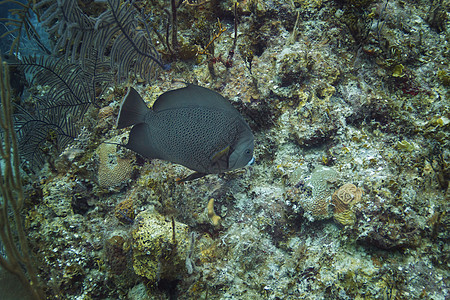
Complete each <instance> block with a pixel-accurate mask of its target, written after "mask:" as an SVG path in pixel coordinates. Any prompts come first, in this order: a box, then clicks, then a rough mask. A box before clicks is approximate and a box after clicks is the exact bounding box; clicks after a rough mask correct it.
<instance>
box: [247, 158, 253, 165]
mask: <svg viewBox="0 0 450 300" xmlns="http://www.w3.org/2000/svg"><path fill="white" fill-rule="evenodd" d="M254 163H255V157H254V156H252V159H250V161H249V162H248V163H247V166H251V165H253V164H254Z"/></svg>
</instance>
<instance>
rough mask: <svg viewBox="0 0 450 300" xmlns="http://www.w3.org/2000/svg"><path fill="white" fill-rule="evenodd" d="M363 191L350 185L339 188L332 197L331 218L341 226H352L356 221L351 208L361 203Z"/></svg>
mask: <svg viewBox="0 0 450 300" xmlns="http://www.w3.org/2000/svg"><path fill="white" fill-rule="evenodd" d="M362 194H363V191H362V189H360V188H357V187H356V186H355V185H354V184H352V183H347V184H344V185H343V186H341V187H340V188H339V189H338V190H337V191H336V192H334V194H333V196H332V200H331V202H332V204H333V206H334V209H333V212H334V214H333V218H334V219H335V221H336V222H338V223H340V224H341V225H344V226H346V225H353V224H354V223H355V221H356V218H355V214H354V213H353V211H352V210H351V207H352V206H353V205H354V204H356V203H358V202H359V201H361V197H362Z"/></svg>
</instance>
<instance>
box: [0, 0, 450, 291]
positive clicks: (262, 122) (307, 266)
mask: <svg viewBox="0 0 450 300" xmlns="http://www.w3.org/2000/svg"><path fill="white" fill-rule="evenodd" d="M38 2H39V1H38ZM47 2H48V1H47ZM65 2H66V1H65ZM113 2H114V3H116V2H117V1H113ZM235 2H236V1H231V0H226V1H171V2H170V3H169V2H168V1H162V0H156V1H122V2H121V3H122V4H123V6H124V9H133V11H136V12H139V13H140V14H142V15H141V17H143V16H144V15H145V18H143V19H142V20H145V22H143V23H142V24H141V23H139V26H138V27H136V28H139V29H142V32H139V34H141V33H142V34H145V35H146V36H147V35H148V37H151V38H152V39H151V41H152V42H153V44H154V45H155V47H156V49H157V50H158V52H159V53H161V56H162V58H163V59H164V60H165V61H164V63H167V64H170V69H169V68H167V69H164V70H161V72H160V73H159V74H157V76H156V77H155V78H154V79H152V80H151V81H149V80H148V78H146V76H139V72H137V73H136V72H133V70H135V68H136V67H138V66H137V65H133V66H134V67H133V68H132V69H131V70H129V71H130V72H128V73H129V74H128V73H127V74H128V78H127V81H128V82H127V84H123V83H121V82H122V80H118V81H117V83H115V84H114V86H112V85H109V86H106V87H104V86H101V85H98V86H97V85H96V86H95V93H93V94H92V95H93V96H92V99H94V98H95V103H92V104H95V105H91V106H90V108H89V109H88V111H87V112H86V115H85V117H84V118H83V119H82V120H80V122H79V124H78V123H77V124H76V125H77V128H78V126H79V127H80V130H79V131H77V132H79V133H80V134H79V135H78V136H77V138H76V139H75V140H74V141H73V142H72V143H71V144H70V146H69V147H65V144H61V148H64V147H65V149H58V150H61V152H58V153H62V155H60V157H58V159H57V160H56V161H55V162H54V163H51V159H50V158H51V157H52V153H53V152H52V151H51V150H52V149H47V148H45V147H43V148H42V149H41V150H42V153H43V154H44V155H45V158H46V161H47V160H49V161H50V162H48V163H46V165H45V167H43V168H42V170H40V172H39V173H38V174H36V175H37V176H35V177H24V178H23V184H24V189H25V191H26V193H25V195H27V196H26V197H25V200H24V203H23V208H24V209H23V210H22V216H21V217H23V219H24V226H25V228H26V232H27V233H28V236H27V238H28V240H29V243H30V247H31V250H32V251H33V252H34V254H35V256H36V257H37V258H38V262H39V265H38V268H37V269H38V271H39V277H40V278H42V281H43V282H46V285H45V294H46V296H47V298H49V299H56V298H58V297H61V295H64V298H65V299H69V300H74V299H136V300H137V299H139V300H142V299H148V298H152V299H153V298H154V299H197V298H198V299H305V298H307V299H313V300H314V299H362V298H364V299H408V298H410V299H432V300H443V299H447V298H448V296H447V295H448V294H449V290H450V281H449V275H448V274H449V261H450V243H449V242H448V241H449V232H450V231H449V226H450V201H449V195H450V188H449V182H450V168H449V165H450V150H449V149H450V147H449V141H450V134H449V132H450V121H449V120H450V109H449V108H450V105H449V99H450V97H449V95H450V91H449V82H450V80H449V75H448V74H449V68H448V45H447V44H448V43H447V40H448V31H449V26H448V11H447V6H448V3H445V2H442V1H433V2H432V3H422V2H420V1H419V2H417V1H410V0H406V1H399V0H389V1H382V2H377V1H372V0H355V1H353V0H352V1H347V0H339V1H328V2H326V1H315V0H311V1H299V0H293V1H287V0H273V1H253V0H252V1H238V3H239V5H237V7H236V10H235V4H234V3H235ZM67 3H69V2H68V1H67ZM78 3H79V4H78V5H79V6H80V7H81V6H82V3H83V4H84V6H83V7H81V8H82V10H83V11H84V12H88V11H90V13H91V14H92V15H93V17H95V18H97V17H98V16H99V15H100V14H101V13H103V12H104V11H105V9H106V8H105V5H104V3H100V4H99V6H96V8H95V9H94V8H90V7H91V4H92V3H90V2H89V1H79V2H78ZM88 3H89V5H88ZM178 3H180V5H179V6H178V7H177V6H176V5H175V6H174V5H173V4H178ZM419 4H420V5H419ZM52 9H56V6H53V4H52ZM109 11H111V10H110V9H109ZM127 15H128V14H127ZM97 19H98V20H102V19H103V17H102V18H97ZM174 19H176V20H177V24H176V26H175V27H174V26H173V25H174V24H173V22H174ZM218 19H219V20H218ZM97 26H101V24H100V23H99V24H97ZM141 26H142V27H141ZM146 26H147V27H146ZM145 29H151V30H148V31H147V30H145ZM235 33H236V35H235ZM136 34H138V33H136ZM174 34H175V35H176V36H174ZM55 38H58V37H55ZM149 41H150V40H149ZM111 42H114V39H112V40H111ZM76 44H77V43H75V44H74V45H76ZM234 44H235V46H233V45H234ZM74 50H76V49H74ZM135 50H136V49H135ZM230 52H233V53H230ZM69 54H70V53H69ZM61 55H66V53H61ZM103 55H104V57H105V58H107V57H108V55H109V53H108V52H107V51H106V52H104V54H103ZM130 62H131V61H130ZM135 63H137V62H135ZM127 64H128V61H127ZM124 66H125V65H124ZM75 70H76V68H75V69H73V71H75ZM120 73H121V75H122V76H125V75H124V74H125V72H120ZM67 74H69V73H67ZM67 74H66V75H67ZM70 74H71V73H70ZM70 74H69V75H70ZM80 74H81V73H80ZM67 76H68V75H67ZM83 78H84V77H83ZM122 79H123V78H122ZM39 82H41V81H39ZM86 82H88V81H87V80H86ZM183 82H192V83H195V84H198V85H201V86H204V87H208V88H210V89H213V90H215V91H217V92H219V93H220V94H222V95H223V96H224V97H226V98H228V99H229V100H230V102H231V103H232V104H233V105H234V106H235V107H236V108H237V109H238V110H239V111H240V113H241V114H242V115H243V117H244V118H245V119H246V120H247V121H248V124H249V125H250V127H251V129H252V131H253V133H254V136H255V151H254V155H255V158H256V161H255V164H254V165H252V166H249V167H246V168H244V169H241V170H236V171H232V172H227V173H224V174H218V175H211V176H207V177H204V178H200V179H198V180H194V181H187V182H182V183H180V182H177V178H184V177H186V176H188V175H189V174H190V173H191V171H190V170H188V169H186V168H185V167H183V166H180V165H177V164H172V163H168V162H165V161H161V160H158V159H153V160H145V159H143V158H142V157H140V156H139V155H134V154H132V153H130V152H129V151H128V150H127V149H124V148H123V147H120V146H118V145H112V144H107V143H103V142H112V143H119V144H124V143H126V138H125V137H126V136H127V135H128V130H129V129H121V130H118V129H116V128H115V122H116V117H117V115H118V113H119V110H120V104H121V99H122V98H123V96H124V93H125V91H126V88H127V87H128V86H129V85H132V86H133V87H134V88H135V89H136V90H137V91H138V92H139V93H140V94H141V95H142V97H143V98H144V100H145V101H146V103H147V104H148V105H149V106H150V105H151V104H152V103H153V102H154V101H155V100H156V99H157V97H158V96H159V95H161V94H163V93H164V92H167V91H169V90H172V89H174V88H179V87H181V85H182V83H183ZM52 86H53V87H54V85H52V84H50V87H49V86H46V85H45V84H44V85H40V86H33V87H32V90H31V92H32V93H33V95H35V96H34V97H33V98H29V99H24V98H25V97H23V98H22V99H20V101H21V102H22V103H23V104H25V107H27V106H30V107H34V106H33V105H32V104H33V101H36V99H37V98H36V96H39V95H40V94H42V95H43V93H44V92H45V91H46V89H49V88H51V87H52ZM52 90H53V89H52ZM24 95H26V93H24ZM89 95H90V94H89ZM92 101H93V100H92ZM44 115H45V114H44ZM31 129H32V128H31ZM49 133H50V134H48V135H42V136H41V135H40V136H39V137H40V138H41V139H42V140H45V145H47V143H50V142H52V141H53V142H54V136H53V135H52V134H51V133H52V132H51V131H50V132H49ZM30 154H31V153H30ZM47 158H49V159H47ZM24 165H25V166H26V165H27V164H26V163H25V164H24ZM1 167H2V168H3V165H2V166H1ZM0 250H1V249H0Z"/></svg>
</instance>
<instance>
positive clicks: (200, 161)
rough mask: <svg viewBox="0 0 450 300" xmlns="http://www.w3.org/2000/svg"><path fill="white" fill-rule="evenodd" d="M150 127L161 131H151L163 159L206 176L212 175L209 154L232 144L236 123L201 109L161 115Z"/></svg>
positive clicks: (227, 116)
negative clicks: (210, 173)
mask: <svg viewBox="0 0 450 300" xmlns="http://www.w3.org/2000/svg"><path fill="white" fill-rule="evenodd" d="M149 125H150V127H153V128H158V129H160V130H154V131H153V134H154V136H153V138H154V139H155V143H156V144H157V145H158V147H159V148H160V149H163V150H160V154H161V157H162V158H163V159H166V160H169V161H172V162H175V163H179V164H182V165H185V166H187V167H188V168H191V169H196V170H197V171H200V172H205V173H206V172H211V169H210V166H209V162H210V161H211V153H217V152H219V151H221V150H223V149H224V148H226V147H227V146H228V145H231V144H233V143H234V139H235V138H236V136H237V132H238V126H239V124H238V120H236V118H233V117H232V116H229V115H227V114H226V113H225V112H223V111H220V110H212V109H208V108H204V107H198V108H191V107H186V108H179V109H175V110H168V111H161V112H158V113H157V114H155V115H154V118H152V119H151V120H149ZM199 167H203V170H200V168H199ZM218 172H220V170H218Z"/></svg>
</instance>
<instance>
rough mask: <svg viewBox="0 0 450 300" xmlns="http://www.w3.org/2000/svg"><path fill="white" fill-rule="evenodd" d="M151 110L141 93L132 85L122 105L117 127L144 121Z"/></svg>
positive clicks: (120, 127)
mask: <svg viewBox="0 0 450 300" xmlns="http://www.w3.org/2000/svg"><path fill="white" fill-rule="evenodd" d="M149 110H150V109H149V108H148V107H147V105H146V104H145V102H144V100H143V99H142V97H141V96H140V95H139V93H138V92H137V91H136V90H135V89H134V88H132V87H130V88H129V89H128V93H127V94H126V95H125V97H123V100H122V104H121V105H120V111H119V117H118V118H117V129H122V128H125V127H128V126H131V125H134V124H139V123H142V122H144V121H145V115H146V114H147V113H148V111H149Z"/></svg>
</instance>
